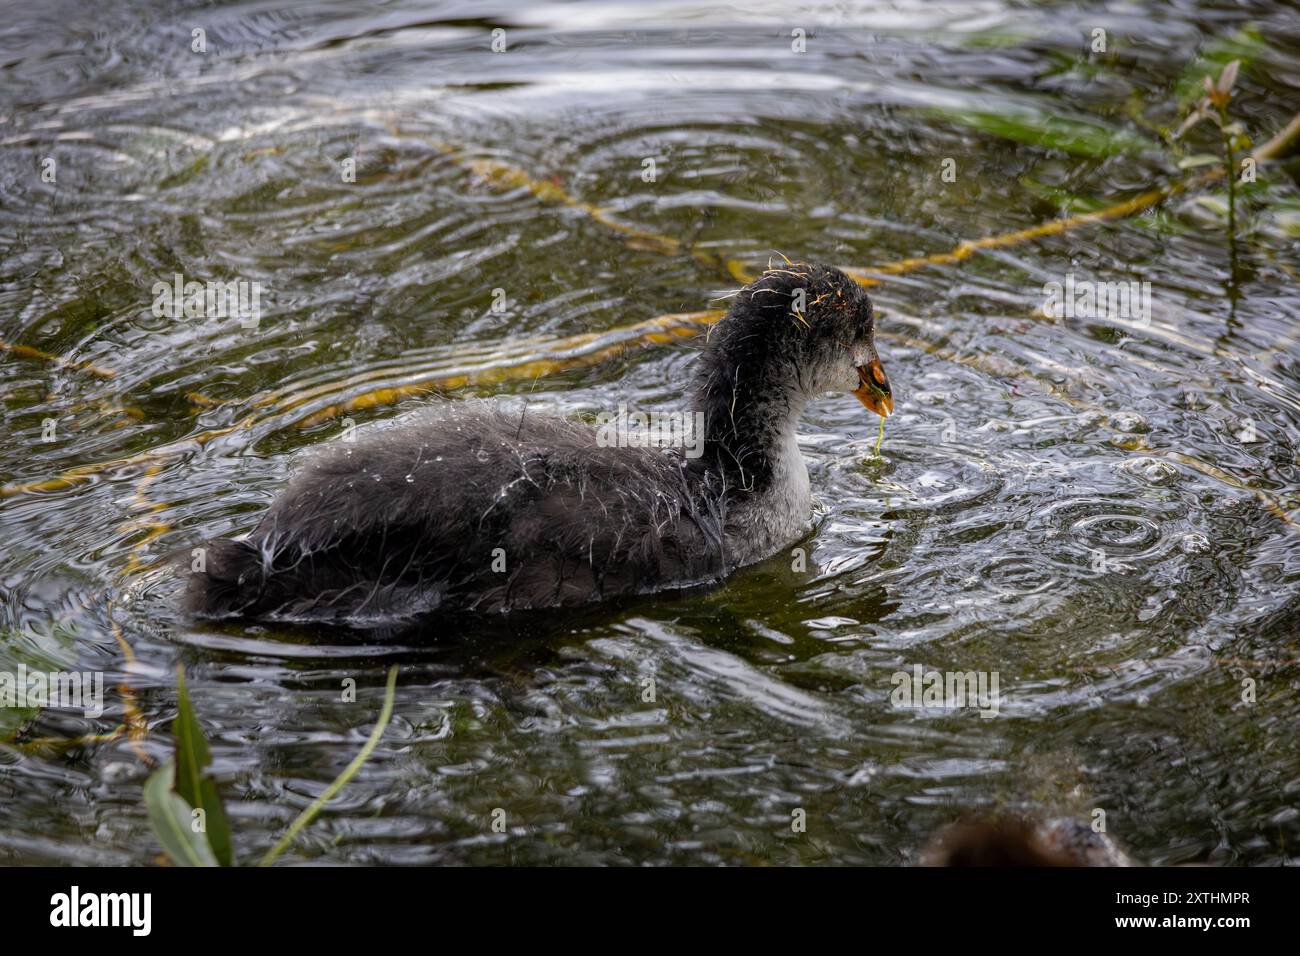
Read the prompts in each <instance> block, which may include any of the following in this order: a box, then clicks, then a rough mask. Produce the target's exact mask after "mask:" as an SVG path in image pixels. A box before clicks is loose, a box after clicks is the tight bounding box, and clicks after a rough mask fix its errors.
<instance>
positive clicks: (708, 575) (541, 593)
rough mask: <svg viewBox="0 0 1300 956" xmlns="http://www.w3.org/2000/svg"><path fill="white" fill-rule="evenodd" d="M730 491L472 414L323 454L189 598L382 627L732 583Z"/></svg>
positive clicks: (220, 553)
mask: <svg viewBox="0 0 1300 956" xmlns="http://www.w3.org/2000/svg"><path fill="white" fill-rule="evenodd" d="M725 500H726V495H725V492H724V490H723V489H722V488H721V487H720V486H719V485H718V483H717V481H716V480H715V479H712V478H711V477H710V476H708V475H707V474H703V473H701V472H695V471H692V470H691V469H690V468H689V467H688V463H687V462H686V461H685V459H683V458H682V457H681V456H680V455H678V454H676V453H673V452H666V451H662V450H658V449H648V448H613V447H609V448H602V447H600V445H599V444H598V442H597V430H596V429H595V428H594V427H592V426H590V425H586V424H583V423H580V422H573V421H568V420H566V419H562V418H557V417H554V416H549V415H543V414H540V413H536V412H530V411H524V412H523V413H522V414H521V413H520V412H518V411H511V412H507V411H503V410H501V409H499V408H495V407H492V406H488V405H485V404H481V403H461V404H459V405H456V406H448V407H445V408H442V409H439V410H438V411H437V412H436V413H432V414H431V413H424V414H422V415H421V416H420V417H419V418H418V419H417V420H416V421H413V422H409V423H407V424H403V425H401V426H397V427H392V428H387V429H382V430H378V431H375V432H373V433H371V434H369V435H364V436H361V437H358V438H357V439H356V440H355V441H352V442H348V441H338V442H335V443H333V444H332V445H331V446H329V447H327V448H326V449H325V450H324V451H322V452H321V453H318V454H317V455H315V456H314V457H313V458H312V459H311V460H310V461H309V462H308V464H307V465H306V467H305V468H304V469H303V470H302V472H301V473H300V474H299V475H298V476H297V477H296V478H295V479H294V480H293V481H292V482H291V484H290V486H289V488H288V489H287V490H286V491H285V493H284V494H283V495H281V497H280V498H279V499H277V501H276V502H275V504H274V505H273V506H272V507H271V509H270V510H269V511H268V512H267V514H266V516H265V517H264V518H263V520H262V522H261V524H260V525H259V526H258V527H257V529H256V530H255V531H254V532H253V533H252V534H251V535H249V536H248V538H247V539H245V540H242V541H231V540H226V539H218V540H217V541H213V542H210V543H209V546H208V549H207V552H206V567H205V569H204V570H203V571H202V572H197V573H195V574H194V575H193V576H192V578H191V581H190V586H189V603H190V606H191V608H192V609H193V610H194V611H196V612H198V613H200V614H204V615H208V616H213V617H229V616H236V615H242V616H253V617H273V618H281V619H290V620H292V619H300V620H313V619H314V620H346V621H365V620H378V621H386V620H392V619H396V618H406V617H412V616H415V615H418V614H420V613H423V612H427V611H432V610H435V609H463V610H497V611H499V610H509V609H515V608H519V609H522V608H540V607H554V606H563V605H575V604H581V603H585V602H588V601H592V600H597V599H600V598H606V597H611V596H616V595H622V594H634V593H642V592H646V591H654V590H660V589H663V588H665V587H672V586H687V585H691V584H698V583H701V582H704V581H709V580H713V579H716V578H719V577H721V576H723V575H724V574H725V573H726V572H727V571H729V570H730V566H729V565H728V562H727V557H726V554H725V549H724V545H723V541H724V536H723V528H724V523H725V514H724V512H725Z"/></svg>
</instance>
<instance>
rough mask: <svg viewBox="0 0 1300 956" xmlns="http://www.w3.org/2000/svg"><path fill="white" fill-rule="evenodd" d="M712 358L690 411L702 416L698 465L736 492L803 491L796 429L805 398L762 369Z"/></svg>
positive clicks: (803, 473) (804, 470)
mask: <svg viewBox="0 0 1300 956" xmlns="http://www.w3.org/2000/svg"><path fill="white" fill-rule="evenodd" d="M712 358H713V359H714V360H713V361H711V362H709V363H708V364H707V366H706V368H704V369H703V370H702V371H701V375H700V378H699V380H698V381H697V383H696V397H695V410H696V411H698V412H703V413H704V436H705V438H704V454H703V456H702V458H701V463H702V464H704V465H705V466H706V467H708V468H709V469H711V470H713V471H715V472H717V473H719V474H721V475H722V476H724V477H725V478H726V480H727V483H728V484H729V485H730V486H731V487H733V488H737V489H739V490H744V491H751V492H755V493H763V492H767V491H773V490H778V489H780V488H785V487H787V486H790V485H795V486H802V487H804V488H806V487H807V484H808V470H807V468H806V466H805V465H804V463H803V457H802V456H801V455H800V453H799V446H798V442H797V439H796V437H795V429H796V426H797V425H798V423H799V418H800V416H801V415H802V414H803V410H804V406H805V405H806V404H807V397H806V396H805V395H804V394H803V393H802V392H801V391H800V390H799V389H798V388H796V387H794V386H792V385H790V384H788V383H786V382H785V381H783V380H782V376H780V375H778V374H775V372H774V370H772V369H770V368H764V367H763V365H762V364H757V365H750V367H748V368H746V367H745V366H744V365H741V364H738V363H734V362H729V361H727V359H726V357H725V356H713V357H712Z"/></svg>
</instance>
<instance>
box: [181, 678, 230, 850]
mask: <svg viewBox="0 0 1300 956" xmlns="http://www.w3.org/2000/svg"><path fill="white" fill-rule="evenodd" d="M176 678H177V687H178V688H179V695H180V702H179V706H178V708H177V711H176V719H175V720H174V721H172V734H173V735H175V737H176V793H177V795H178V796H179V797H180V798H181V799H182V800H184V801H185V802H186V803H188V804H189V805H190V806H191V807H197V808H199V809H201V810H202V811H203V819H204V825H205V828H206V830H207V838H208V843H209V844H211V847H212V853H213V855H214V856H215V857H216V859H217V862H218V863H220V864H221V865H222V866H230V865H231V861H232V855H231V848H230V822H229V821H228V820H227V819H226V808H225V806H224V805H223V804H222V802H221V795H220V794H219V793H217V785H216V783H214V782H213V780H212V778H211V777H209V776H208V774H207V772H206V768H207V767H208V766H209V765H210V764H211V763H212V754H211V753H210V752H209V751H208V742H207V740H206V739H205V738H204V736H203V728H202V726H200V725H199V721H198V718H197V717H195V715H194V706H193V704H192V703H191V702H190V695H189V691H188V690H187V689H186V687H185V672H184V671H183V670H182V669H181V668H177V669H176Z"/></svg>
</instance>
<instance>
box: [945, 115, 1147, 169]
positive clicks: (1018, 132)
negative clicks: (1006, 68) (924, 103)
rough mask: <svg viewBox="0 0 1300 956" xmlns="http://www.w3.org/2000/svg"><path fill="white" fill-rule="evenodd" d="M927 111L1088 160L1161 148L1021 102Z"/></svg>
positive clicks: (1095, 121) (1122, 131)
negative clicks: (998, 107) (995, 107)
mask: <svg viewBox="0 0 1300 956" xmlns="http://www.w3.org/2000/svg"><path fill="white" fill-rule="evenodd" d="M927 112H929V113H930V114H931V115H934V116H937V117H939V118H940V119H945V120H948V121H950V122H953V123H960V124H962V125H963V126H970V127H972V128H974V129H977V130H979V131H980V132H982V133H988V134H989V135H991V136H997V137H1000V138H1002V139H1009V140H1012V141H1014V142H1017V143H1026V144H1028V145H1030V146H1039V147H1042V148H1044V149H1057V150H1060V151H1062V152H1065V153H1069V154H1070V155H1072V156H1085V157H1088V158H1090V159H1105V158H1107V157H1110V156H1125V155H1136V154H1139V153H1146V152H1157V151H1159V149H1160V146H1159V145H1158V144H1156V143H1155V142H1153V141H1152V140H1149V139H1147V138H1146V137H1145V136H1142V135H1140V134H1138V133H1134V132H1133V131H1132V130H1127V129H1119V128H1116V127H1113V126H1109V125H1107V124H1106V123H1104V122H1102V121H1101V120H1099V119H1095V118H1092V117H1078V116H1075V117H1070V116H1057V115H1054V114H1052V113H1049V112H1048V111H1047V110H1046V109H1039V108H1038V107H1036V106H1031V105H1025V104H1020V103H1017V104H1014V105H1008V106H1007V107H1005V108H1003V109H999V110H990V109H976V108H967V107H950V106H937V107H930V108H929V109H928V111H927Z"/></svg>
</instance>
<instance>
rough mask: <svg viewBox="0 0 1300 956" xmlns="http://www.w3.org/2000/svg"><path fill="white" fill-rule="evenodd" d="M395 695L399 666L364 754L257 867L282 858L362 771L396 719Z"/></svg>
mask: <svg viewBox="0 0 1300 956" xmlns="http://www.w3.org/2000/svg"><path fill="white" fill-rule="evenodd" d="M396 692H397V665H396V664H394V665H393V666H392V667H390V668H388V683H387V685H386V686H385V687H384V706H383V708H382V709H381V710H380V712H379V720H378V721H376V722H375V729H374V730H372V731H370V737H369V738H368V739H367V740H366V743H365V745H364V746H363V747H362V748H361V752H360V753H358V754H357V755H356V757H354V758H353V760H352V762H351V763H350V764H348V765H347V767H346V768H344V770H343V772H342V773H341V774H339V775H338V776H337V777H336V778H335V779H334V782H333V783H331V784H330V785H329V786H328V787H326V788H325V790H324V792H323V793H321V795H320V796H319V797H317V798H316V799H315V800H313V801H312V802H311V805H310V806H309V807H307V809H305V810H303V811H302V813H300V814H298V816H297V817H296V818H295V819H294V821H293V823H291V824H289V829H288V830H286V831H285V832H284V836H282V837H280V839H279V841H278V842H277V843H276V844H275V846H273V847H271V849H269V850H268V851H267V852H266V856H264V857H262V859H261V862H259V863H258V864H257V865H258V866H270V865H271V864H272V863H274V862H275V861H276V860H277V859H279V857H280V854H282V853H284V851H285V850H287V849H289V846H290V844H292V843H293V841H294V840H295V839H296V838H297V836H298V834H299V833H301V832H302V829H303V827H305V826H307V824H309V823H311V821H312V820H314V819H316V815H317V814H319V813H320V812H321V810H323V809H325V804H327V803H329V802H330V801H331V800H333V799H334V797H335V796H337V795H338V792H339V791H340V790H342V789H343V788H344V787H346V786H347V785H348V781H349V780H351V779H352V778H353V777H355V776H356V775H357V771H358V770H360V769H361V766H362V764H364V763H365V762H366V760H368V759H369V757H370V755H371V754H372V753H373V752H374V749H375V747H376V746H377V745H378V744H379V738H380V737H382V736H383V735H384V730H385V728H387V727H388V721H389V718H391V717H392V716H393V696H394V695H395V694H396Z"/></svg>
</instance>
